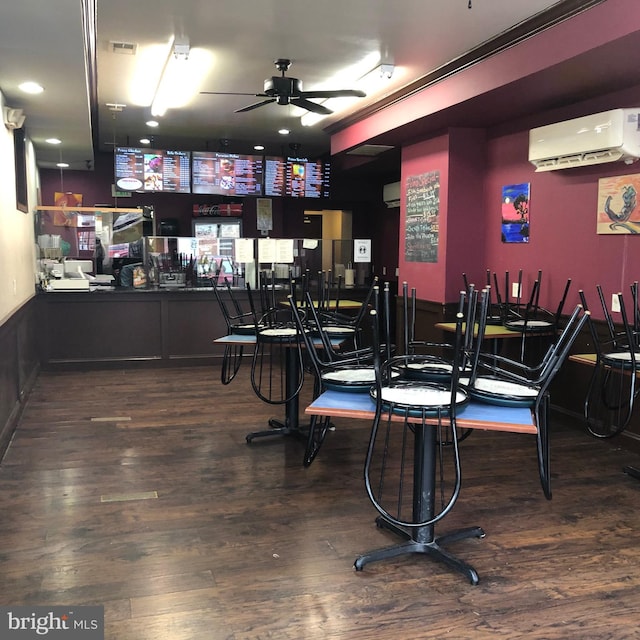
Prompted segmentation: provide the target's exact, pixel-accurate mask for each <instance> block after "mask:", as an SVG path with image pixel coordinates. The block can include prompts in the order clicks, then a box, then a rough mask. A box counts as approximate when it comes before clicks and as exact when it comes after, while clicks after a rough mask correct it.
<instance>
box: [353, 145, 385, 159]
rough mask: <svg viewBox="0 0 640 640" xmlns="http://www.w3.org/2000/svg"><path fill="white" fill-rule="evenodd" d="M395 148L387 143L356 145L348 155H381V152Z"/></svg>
mask: <svg viewBox="0 0 640 640" xmlns="http://www.w3.org/2000/svg"><path fill="white" fill-rule="evenodd" d="M390 149H393V147H391V146H389V145H387V144H363V145H360V146H359V147H355V148H354V149H351V151H347V155H349V156H379V155H380V154H381V153H384V152H385V151H389V150H390Z"/></svg>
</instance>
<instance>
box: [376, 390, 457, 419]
mask: <svg viewBox="0 0 640 640" xmlns="http://www.w3.org/2000/svg"><path fill="white" fill-rule="evenodd" d="M370 393H371V397H372V398H373V400H374V401H375V400H376V395H377V393H376V389H375V388H373V389H371V392H370ZM381 399H382V406H383V408H384V409H385V410H387V411H388V410H389V409H391V411H392V412H393V413H399V414H401V415H407V414H408V415H410V416H415V417H420V416H422V415H423V413H424V414H425V415H428V416H430V415H431V416H435V415H438V414H441V415H447V414H448V413H449V410H450V406H451V389H449V387H447V386H446V385H440V384H436V383H431V384H429V383H423V382H398V383H394V384H392V385H389V386H383V387H382V391H381ZM468 402H469V394H468V392H467V391H465V390H464V389H459V390H458V391H457V393H456V411H461V410H462V408H463V407H465V406H466V405H467V404H468Z"/></svg>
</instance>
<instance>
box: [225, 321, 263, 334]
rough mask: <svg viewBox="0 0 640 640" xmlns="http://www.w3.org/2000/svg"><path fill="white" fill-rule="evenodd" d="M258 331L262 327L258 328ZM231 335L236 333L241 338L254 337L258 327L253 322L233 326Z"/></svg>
mask: <svg viewBox="0 0 640 640" xmlns="http://www.w3.org/2000/svg"><path fill="white" fill-rule="evenodd" d="M258 329H260V326H258ZM231 333H235V334H237V335H240V336H252V335H255V333H256V325H255V323H253V322H249V323H246V324H232V325H231Z"/></svg>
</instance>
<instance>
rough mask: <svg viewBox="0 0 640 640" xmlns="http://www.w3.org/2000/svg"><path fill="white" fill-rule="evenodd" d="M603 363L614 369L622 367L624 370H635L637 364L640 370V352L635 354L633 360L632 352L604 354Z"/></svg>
mask: <svg viewBox="0 0 640 640" xmlns="http://www.w3.org/2000/svg"><path fill="white" fill-rule="evenodd" d="M602 362H603V363H604V364H608V365H612V366H614V367H622V368H623V369H633V368H634V363H635V367H636V368H638V367H639V366H640V352H638V351H634V352H633V360H632V359H631V352H630V351H612V352H610V353H603V354H602Z"/></svg>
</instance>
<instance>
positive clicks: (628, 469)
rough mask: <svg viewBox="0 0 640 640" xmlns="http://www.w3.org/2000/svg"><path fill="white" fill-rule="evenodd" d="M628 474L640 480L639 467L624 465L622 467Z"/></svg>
mask: <svg viewBox="0 0 640 640" xmlns="http://www.w3.org/2000/svg"><path fill="white" fill-rule="evenodd" d="M622 470H623V471H624V472H625V473H626V474H627V475H628V476H631V477H632V478H635V479H636V480H640V469H637V468H636V467H624V469H622Z"/></svg>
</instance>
